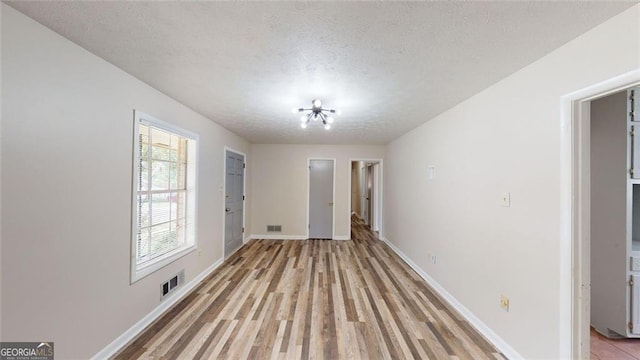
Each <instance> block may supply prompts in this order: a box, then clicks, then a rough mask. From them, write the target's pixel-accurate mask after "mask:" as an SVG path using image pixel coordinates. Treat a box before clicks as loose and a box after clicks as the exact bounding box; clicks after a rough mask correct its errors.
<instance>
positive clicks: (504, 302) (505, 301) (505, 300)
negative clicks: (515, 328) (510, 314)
mask: <svg viewBox="0 0 640 360" xmlns="http://www.w3.org/2000/svg"><path fill="white" fill-rule="evenodd" d="M500 307H501V308H502V309H503V310H504V311H509V298H508V297H506V296H504V295H500Z"/></svg>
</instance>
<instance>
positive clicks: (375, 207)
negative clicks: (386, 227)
mask: <svg viewBox="0 0 640 360" xmlns="http://www.w3.org/2000/svg"><path fill="white" fill-rule="evenodd" d="M350 164H351V171H350V172H349V174H350V176H349V184H350V187H351V196H350V197H349V200H350V205H349V209H350V214H351V215H355V216H357V217H358V218H359V219H360V220H362V221H363V222H364V224H365V226H367V227H368V228H369V229H371V230H372V231H373V232H374V233H376V235H377V236H378V237H379V236H380V234H381V230H382V159H352V160H351V162H350Z"/></svg>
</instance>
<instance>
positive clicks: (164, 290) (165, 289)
mask: <svg viewBox="0 0 640 360" xmlns="http://www.w3.org/2000/svg"><path fill="white" fill-rule="evenodd" d="M183 282H184V270H181V271H180V272H179V273H177V274H176V275H175V276H173V277H171V279H169V280H167V281H166V282H164V283H162V285H160V299H161V300H162V299H164V298H166V297H167V295H169V294H171V293H172V292H173V291H174V290H175V289H177V288H178V287H179V286H180V285H182V283H183Z"/></svg>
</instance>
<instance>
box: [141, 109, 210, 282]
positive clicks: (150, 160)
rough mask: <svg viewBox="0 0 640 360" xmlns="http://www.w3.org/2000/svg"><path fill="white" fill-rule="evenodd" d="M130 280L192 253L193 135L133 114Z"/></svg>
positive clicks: (194, 236) (194, 198) (194, 182)
mask: <svg viewBox="0 0 640 360" xmlns="http://www.w3.org/2000/svg"><path fill="white" fill-rule="evenodd" d="M134 145H135V146H134V154H133V165H134V166H133V173H134V178H133V205H134V209H133V241H132V254H133V256H132V261H131V262H132V264H131V268H132V271H131V278H132V281H136V280H138V279H140V278H142V277H144V276H146V275H148V274H150V273H152V272H153V271H155V270H157V269H159V268H161V267H163V266H165V265H166V264H168V263H170V262H172V261H174V260H176V259H178V258H179V257H181V256H183V255H186V254H187V253H188V252H190V251H192V250H194V249H195V248H196V235H195V230H196V226H195V225H196V224H195V219H196V216H195V211H196V161H197V160H196V155H197V154H196V152H197V135H195V134H192V133H190V132H188V131H185V130H182V129H179V128H177V127H175V126H173V125H171V124H168V123H165V122H162V121H160V120H157V119H155V118H153V117H151V116H149V115H147V114H144V113H141V112H138V111H136V113H135V141H134Z"/></svg>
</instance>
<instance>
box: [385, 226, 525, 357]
mask: <svg viewBox="0 0 640 360" xmlns="http://www.w3.org/2000/svg"><path fill="white" fill-rule="evenodd" d="M381 240H382V241H384V242H385V243H387V245H389V247H390V248H391V249H392V250H393V251H394V252H395V253H396V254H397V255H398V256H399V257H400V258H402V260H404V261H405V262H406V263H407V264H408V265H409V266H410V267H411V268H412V269H413V270H414V271H415V272H417V273H418V275H420V276H421V277H422V278H423V279H424V281H426V282H427V284H429V285H430V286H431V287H432V288H433V289H434V290H435V291H436V292H437V293H438V295H440V296H441V297H442V298H443V299H444V300H446V301H447V303H449V305H451V307H453V308H454V309H455V310H456V311H458V312H459V313H460V314H461V315H462V316H463V317H464V318H465V320H467V322H469V324H471V326H473V327H474V328H475V329H476V330H477V331H478V332H480V333H481V334H482V335H484V337H486V338H487V339H488V340H489V341H490V342H491V343H492V344H493V345H494V346H495V347H496V348H497V349H498V350H500V352H502V354H503V355H504V356H506V357H507V359H513V360H515V359H524V357H523V356H522V355H520V354H518V352H517V351H516V350H515V349H514V348H512V347H511V346H510V345H509V344H508V343H507V342H506V341H504V339H502V338H501V337H500V336H499V335H498V334H496V333H495V332H494V331H493V330H491V328H489V327H488V326H487V325H486V324H485V323H483V322H482V321H481V320H480V319H478V318H477V317H476V316H475V315H474V314H473V313H472V312H471V311H469V309H467V308H466V307H465V306H464V305H462V303H460V302H459V301H458V300H457V299H456V298H455V297H453V295H451V294H450V293H449V292H448V291H447V290H446V289H445V288H444V287H442V285H440V284H438V282H437V281H435V280H434V279H433V278H432V277H431V276H429V275H427V273H426V272H425V271H424V270H422V269H421V268H420V267H419V266H418V265H416V263H414V262H413V261H412V260H411V259H410V258H409V257H408V256H406V255H405V254H404V253H403V252H402V251H401V250H400V249H398V248H397V247H396V246H395V245H394V244H393V243H391V241H389V240H388V239H387V238H384V237H383V238H381Z"/></svg>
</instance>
